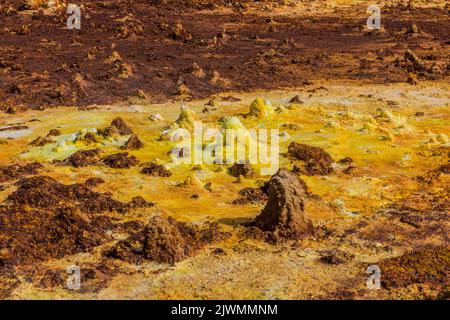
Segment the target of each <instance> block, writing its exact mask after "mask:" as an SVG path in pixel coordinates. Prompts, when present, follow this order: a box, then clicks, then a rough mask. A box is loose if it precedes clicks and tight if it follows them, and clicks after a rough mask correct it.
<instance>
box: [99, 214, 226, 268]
mask: <svg viewBox="0 0 450 320" xmlns="http://www.w3.org/2000/svg"><path fill="white" fill-rule="evenodd" d="M228 236H229V234H228V233H224V232H221V231H219V229H218V226H217V224H209V225H208V226H206V227H205V228H203V229H200V228H198V227H191V226H188V225H187V224H184V223H181V222H178V221H176V220H175V219H173V218H171V217H169V218H167V219H166V218H163V217H160V216H155V217H153V218H151V219H150V221H149V223H148V224H147V225H146V226H145V227H144V229H143V230H141V231H139V232H137V233H135V234H134V235H132V236H130V237H129V238H128V239H126V240H123V241H120V242H119V243H117V244H116V245H115V246H114V247H113V248H112V249H111V250H109V251H108V252H106V256H108V257H111V258H116V259H120V260H125V261H129V262H134V263H138V262H140V261H142V260H144V259H147V260H152V261H156V262H159V263H170V264H174V263H175V262H178V261H181V260H183V259H185V258H187V257H189V256H191V255H193V254H194V253H195V252H196V251H197V250H199V249H201V248H202V247H204V246H205V245H207V244H209V243H212V242H213V241H220V240H222V239H224V238H226V237H228Z"/></svg>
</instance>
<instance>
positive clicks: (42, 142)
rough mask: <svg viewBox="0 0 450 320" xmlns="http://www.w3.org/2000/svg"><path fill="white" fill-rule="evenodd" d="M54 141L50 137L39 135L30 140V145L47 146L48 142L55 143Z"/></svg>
mask: <svg viewBox="0 0 450 320" xmlns="http://www.w3.org/2000/svg"><path fill="white" fill-rule="evenodd" d="M54 142H55V141H53V140H52V139H50V138H48V137H37V138H36V139H34V140H33V141H31V142H30V146H33V147H42V146H45V145H47V144H50V143H54Z"/></svg>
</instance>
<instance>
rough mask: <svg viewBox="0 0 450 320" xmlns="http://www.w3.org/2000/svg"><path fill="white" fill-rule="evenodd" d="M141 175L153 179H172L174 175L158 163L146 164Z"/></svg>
mask: <svg viewBox="0 0 450 320" xmlns="http://www.w3.org/2000/svg"><path fill="white" fill-rule="evenodd" d="M141 173H143V174H148V175H150V176H153V177H170V176H171V175H172V172H170V171H169V170H167V169H166V168H165V167H164V166H163V165H161V164H156V163H149V164H146V165H145V167H144V168H142V170H141Z"/></svg>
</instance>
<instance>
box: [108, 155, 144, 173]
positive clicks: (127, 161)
mask: <svg viewBox="0 0 450 320" xmlns="http://www.w3.org/2000/svg"><path fill="white" fill-rule="evenodd" d="M102 162H103V163H104V164H105V165H107V166H108V167H111V168H115V169H128V168H131V167H134V166H135V165H137V164H138V163H139V160H138V159H136V157H135V156H128V152H121V153H115V154H112V155H110V156H106V157H104V158H103V159H102Z"/></svg>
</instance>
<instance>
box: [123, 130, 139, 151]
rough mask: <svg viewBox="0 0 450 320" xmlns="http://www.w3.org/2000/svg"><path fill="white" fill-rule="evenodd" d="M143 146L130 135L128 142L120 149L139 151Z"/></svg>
mask: <svg viewBox="0 0 450 320" xmlns="http://www.w3.org/2000/svg"><path fill="white" fill-rule="evenodd" d="M143 146H144V143H143V142H142V141H141V140H139V138H138V137H137V135H135V134H132V135H131V136H130V138H129V139H128V141H127V142H126V143H125V144H124V145H123V146H122V147H121V149H125V150H139V149H141V148H142V147H143Z"/></svg>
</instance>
